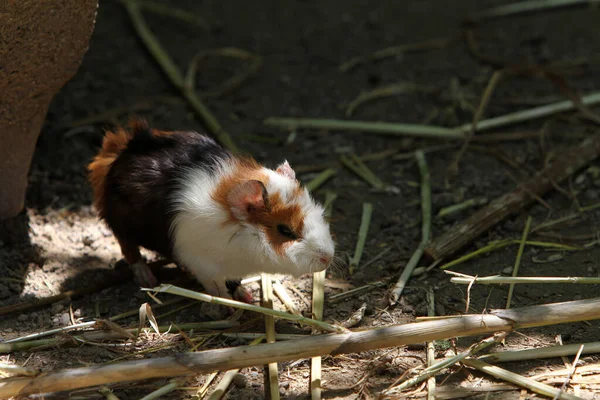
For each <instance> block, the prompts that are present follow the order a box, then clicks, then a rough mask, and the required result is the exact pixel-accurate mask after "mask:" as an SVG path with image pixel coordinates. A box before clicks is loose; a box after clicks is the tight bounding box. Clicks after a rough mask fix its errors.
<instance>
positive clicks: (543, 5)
mask: <svg viewBox="0 0 600 400" xmlns="http://www.w3.org/2000/svg"><path fill="white" fill-rule="evenodd" d="M594 3H598V0H526V1H519V2H515V3H511V4H503V5H501V6H497V7H492V8H490V9H488V10H485V11H481V12H478V13H475V14H473V15H472V16H470V17H469V19H470V20H472V21H481V20H484V19H492V18H500V17H507V16H511V15H516V14H523V13H530V12H532V11H546V10H549V9H554V8H559V7H568V6H579V5H587V4H590V5H591V4H594Z"/></svg>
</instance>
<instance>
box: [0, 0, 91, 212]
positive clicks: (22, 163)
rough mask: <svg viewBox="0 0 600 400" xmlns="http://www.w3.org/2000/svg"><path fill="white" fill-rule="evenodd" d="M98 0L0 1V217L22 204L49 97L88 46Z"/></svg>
mask: <svg viewBox="0 0 600 400" xmlns="http://www.w3.org/2000/svg"><path fill="white" fill-rule="evenodd" d="M97 7H98V0H2V1H0V218H6V217H12V216H15V215H17V214H19V212H21V210H22V209H23V207H24V201H25V191H26V189H27V174H28V172H29V167H30V164H31V158H32V156H33V151H34V149H35V143H36V141H37V138H38V135H39V133H40V130H41V128H42V124H43V122H44V117H45V115H46V112H47V111H48V106H49V105H50V101H51V100H52V97H53V96H54V95H55V94H56V93H57V92H58V91H59V90H60V89H61V88H62V87H63V85H64V84H65V83H66V82H67V81H68V80H69V79H71V77H73V75H75V72H77V69H78V68H79V65H80V64H81V60H82V59H83V55H84V54H85V52H86V51H87V49H88V43H89V40H90V36H91V34H92V31H93V28H94V22H95V19H96V10H97Z"/></svg>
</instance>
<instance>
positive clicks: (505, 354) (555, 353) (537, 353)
mask: <svg viewBox="0 0 600 400" xmlns="http://www.w3.org/2000/svg"><path fill="white" fill-rule="evenodd" d="M581 346H583V351H582V352H581V354H595V353H600V342H590V343H582V344H566V345H560V346H548V347H539V348H536V349H525V350H507V351H502V352H499V353H490V354H486V355H483V356H481V357H478V358H477V359H478V360H481V361H487V362H489V363H501V362H511V361H525V360H535V359H539V358H555V357H565V356H573V355H575V354H577V352H578V351H579V349H580V348H581Z"/></svg>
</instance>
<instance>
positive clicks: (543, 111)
mask: <svg viewBox="0 0 600 400" xmlns="http://www.w3.org/2000/svg"><path fill="white" fill-rule="evenodd" d="M580 103H581V104H582V105H584V106H591V105H594V104H598V103H600V92H593V93H590V94H588V95H586V96H582V97H581V102H580ZM575 108H577V105H576V104H575V103H574V102H573V101H572V100H564V101H559V102H557V103H552V104H547V105H544V106H539V107H534V108H529V109H526V110H522V111H516V112H514V113H510V114H505V115H501V116H498V117H493V118H489V119H484V120H481V121H479V122H478V123H477V131H479V132H482V131H484V130H490V129H495V128H500V127H503V126H508V125H512V124H516V123H519V122H525V121H529V120H534V119H538V118H543V117H547V116H549V115H552V114H558V113H561V112H565V111H572V110H574V109H575ZM264 124H265V125H269V126H279V127H284V128H288V129H289V128H293V129H295V128H313V129H328V130H344V131H348V132H353V131H359V132H364V133H368V132H370V133H376V134H380V135H392V136H404V135H406V136H419V137H427V138H440V139H448V140H463V139H465V137H466V134H467V133H468V132H470V131H471V129H472V126H473V124H472V123H467V124H464V125H461V126H458V127H456V128H444V127H441V126H434V125H418V124H401V123H392V122H368V121H344V120H336V119H313V118H279V117H269V118H267V119H266V120H265V121H264Z"/></svg>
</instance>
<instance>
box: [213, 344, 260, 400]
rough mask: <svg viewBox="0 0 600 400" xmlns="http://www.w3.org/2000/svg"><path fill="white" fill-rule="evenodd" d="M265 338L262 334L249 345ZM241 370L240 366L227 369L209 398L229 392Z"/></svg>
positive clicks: (217, 398) (217, 399)
mask: <svg viewBox="0 0 600 400" xmlns="http://www.w3.org/2000/svg"><path fill="white" fill-rule="evenodd" d="M264 339H265V335H264V334H261V336H260V337H258V338H256V339H254V340H253V341H252V342H250V344H249V346H256V345H257V344H260V343H261V342H262V341H263V340H264ZM239 372H240V370H239V368H236V369H230V370H229V371H227V372H226V373H225V375H223V377H222V378H221V380H220V381H219V383H218V384H217V386H216V387H215V390H213V391H212V393H211V394H210V395H209V396H208V398H207V400H219V399H221V398H222V397H223V396H224V395H225V392H227V389H228V388H229V386H230V385H231V382H233V378H235V376H236V375H237V374H239Z"/></svg>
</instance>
